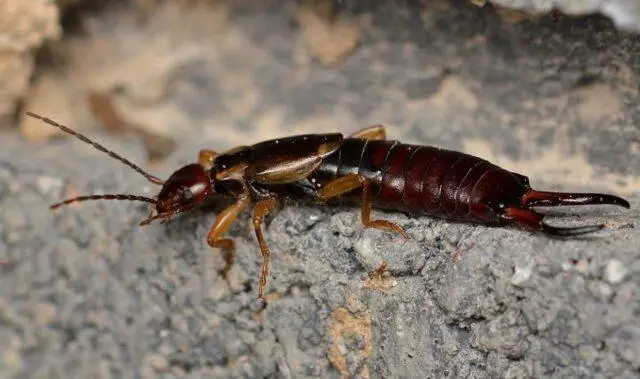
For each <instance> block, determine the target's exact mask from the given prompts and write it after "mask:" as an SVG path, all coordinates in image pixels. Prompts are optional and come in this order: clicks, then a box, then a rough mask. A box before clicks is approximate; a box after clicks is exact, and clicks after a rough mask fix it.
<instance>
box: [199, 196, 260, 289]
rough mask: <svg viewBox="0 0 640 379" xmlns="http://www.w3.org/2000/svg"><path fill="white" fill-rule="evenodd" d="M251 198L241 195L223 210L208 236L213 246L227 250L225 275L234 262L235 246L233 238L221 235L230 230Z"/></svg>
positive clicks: (208, 241) (225, 275)
mask: <svg viewBox="0 0 640 379" xmlns="http://www.w3.org/2000/svg"><path fill="white" fill-rule="evenodd" d="M249 203H250V198H249V197H248V196H246V197H241V198H239V199H238V201H237V202H236V203H235V204H233V205H231V206H229V207H228V208H226V209H225V210H223V211H222V212H221V213H220V214H219V215H218V217H217V218H216V221H215V223H214V224H213V226H212V227H211V230H209V235H208V236H207V243H208V244H209V246H211V247H217V248H221V249H222V250H225V252H226V257H225V261H226V266H225V267H224V270H223V271H222V274H223V275H224V277H225V278H226V277H227V273H228V272H229V269H230V268H231V264H232V263H233V253H234V250H235V246H234V243H233V240H231V239H229V238H221V236H222V235H223V234H224V233H225V232H227V231H228V230H229V228H230V227H231V225H232V224H233V222H234V221H235V220H236V218H238V215H239V214H240V212H242V211H243V210H244V209H245V208H247V206H249Z"/></svg>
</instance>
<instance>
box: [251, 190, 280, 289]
mask: <svg viewBox="0 0 640 379" xmlns="http://www.w3.org/2000/svg"><path fill="white" fill-rule="evenodd" d="M276 204H277V202H276V199H274V198H269V199H265V200H261V201H259V202H258V203H257V204H256V206H255V207H254V208H253V227H254V229H255V231H256V237H257V238H258V243H259V244H260V251H262V274H261V275H260V281H259V282H258V299H264V297H263V296H262V295H263V293H264V287H265V286H266V285H267V276H268V275H269V257H270V256H271V251H270V250H269V246H267V243H266V242H265V240H264V234H263V233H262V221H263V220H264V217H265V216H266V215H267V214H269V212H270V211H271V210H272V209H273V208H274V207H275V206H276Z"/></svg>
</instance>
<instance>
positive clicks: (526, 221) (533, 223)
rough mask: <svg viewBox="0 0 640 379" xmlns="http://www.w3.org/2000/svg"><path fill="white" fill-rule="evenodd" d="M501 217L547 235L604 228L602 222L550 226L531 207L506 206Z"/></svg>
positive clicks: (573, 233)
mask: <svg viewBox="0 0 640 379" xmlns="http://www.w3.org/2000/svg"><path fill="white" fill-rule="evenodd" d="M502 217H503V218H504V219H506V220H509V221H512V222H514V223H516V224H518V225H520V226H522V227H524V228H526V229H530V230H533V231H543V232H546V233H547V234H549V235H553V236H557V237H568V236H577V235H580V234H587V233H592V232H596V231H598V230H600V229H602V228H604V225H602V224H598V225H585V226H575V227H567V228H561V227H557V226H551V225H549V224H547V223H545V222H544V221H543V220H542V219H543V218H544V216H543V215H541V214H539V213H537V212H535V211H533V210H531V209H522V208H507V209H505V213H504V215H503V216H502Z"/></svg>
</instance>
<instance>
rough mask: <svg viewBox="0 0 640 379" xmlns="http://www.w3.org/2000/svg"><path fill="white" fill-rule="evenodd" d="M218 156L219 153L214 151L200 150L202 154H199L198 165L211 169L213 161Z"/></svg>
mask: <svg viewBox="0 0 640 379" xmlns="http://www.w3.org/2000/svg"><path fill="white" fill-rule="evenodd" d="M217 156H218V153H216V152H215V151H213V150H206V149H205V150H200V153H199V154H198V163H200V166H202V167H204V168H206V169H210V168H211V167H213V161H214V160H215V159H216V157H217Z"/></svg>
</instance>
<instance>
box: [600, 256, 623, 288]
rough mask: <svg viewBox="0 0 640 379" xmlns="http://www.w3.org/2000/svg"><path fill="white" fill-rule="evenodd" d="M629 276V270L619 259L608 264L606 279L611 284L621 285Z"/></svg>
mask: <svg viewBox="0 0 640 379" xmlns="http://www.w3.org/2000/svg"><path fill="white" fill-rule="evenodd" d="M626 274H627V269H626V268H625V267H624V265H623V264H622V262H620V261H619V260H617V259H612V260H610V261H609V263H607V267H606V268H605V270H604V279H605V280H606V281H607V282H609V284H619V283H621V282H622V280H623V279H624V277H625V275H626Z"/></svg>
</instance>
